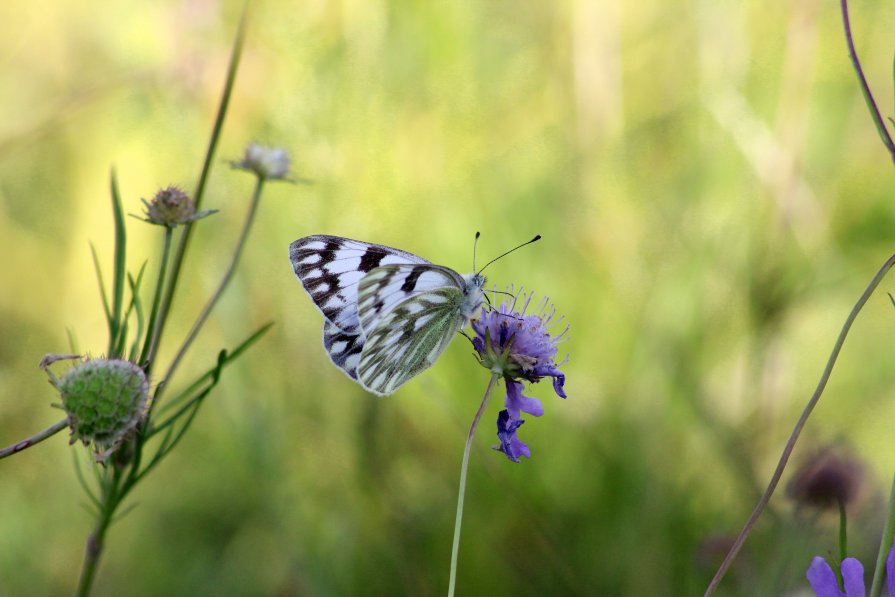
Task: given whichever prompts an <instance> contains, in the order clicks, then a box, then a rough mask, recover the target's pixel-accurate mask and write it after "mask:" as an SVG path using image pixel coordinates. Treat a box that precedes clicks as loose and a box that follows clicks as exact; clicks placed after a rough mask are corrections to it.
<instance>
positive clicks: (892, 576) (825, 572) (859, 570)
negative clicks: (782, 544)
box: [805, 547, 895, 597]
mask: <svg viewBox="0 0 895 597" xmlns="http://www.w3.org/2000/svg"><path fill="white" fill-rule="evenodd" d="M839 570H840V571H841V572H842V584H843V586H844V588H845V592H842V590H841V589H840V588H839V583H838V582H837V581H836V573H835V572H833V569H832V568H831V567H830V565H829V564H828V563H827V561H826V560H824V559H823V558H822V557H820V556H816V557H815V558H814V559H813V560H811V565H810V566H808V571H807V572H806V574H805V575H806V576H807V577H808V583H809V584H810V585H811V589H812V590H813V591H814V594H815V595H817V597H865V595H866V594H867V593H866V592H865V589H864V566H862V565H861V562H859V561H858V560H857V559H855V558H845V559H844V560H842V564H840V566H839ZM886 584H887V585H888V589H889V595H892V596H895V547H893V548H892V549H890V550H889V555H888V557H887V558H886Z"/></svg>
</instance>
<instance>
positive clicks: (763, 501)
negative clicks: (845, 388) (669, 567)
mask: <svg viewBox="0 0 895 597" xmlns="http://www.w3.org/2000/svg"><path fill="white" fill-rule="evenodd" d="M893 265H895V255H892V256H891V257H889V258H888V259H887V260H886V262H885V263H884V264H883V265H882V267H881V268H880V269H879V271H878V272H877V273H876V275H875V276H874V277H873V279H872V280H871V281H870V284H868V285H867V288H865V289H864V292H863V293H862V294H861V297H860V298H859V299H858V302H857V303H855V306H854V307H852V310H851V313H849V314H848V318H847V319H846V320H845V323H844V324H843V325H842V329H841V330H840V332H839V337H838V338H837V339H836V344H834V345H833V350H832V352H831V353H830V357H829V358H828V359H827V364H826V366H825V367H824V371H823V373H822V374H821V376H820V380H819V381H818V382H817V387H816V388H815V390H814V394H813V395H812V396H811V399H810V400H809V401H808V404H806V405H805V409H804V410H803V411H802V414H801V416H800V417H799V420H798V421H796V424H795V427H793V430H792V433H791V434H790V436H789V439H788V440H787V442H786V446H785V447H784V448H783V453H782V454H781V455H780V460H779V461H778V462H777V468H776V469H775V470H774V474H773V476H772V477H771V480H770V482H769V483H768V486H767V488H765V490H764V493H762V494H761V497H760V498H759V500H758V503H757V504H756V505H755V509H754V510H752V514H751V515H750V516H749V519H748V520H747V521H746V524H745V526H744V527H743V530H742V531H740V534H739V535H738V536H737V538H736V540H735V541H734V542H733V545H732V546H731V547H730V551H728V552H727V556H726V557H725V558H724V561H723V562H722V563H721V566H720V567H719V568H718V571H717V572H715V576H714V577H713V578H712V582H711V583H709V586H708V588H707V589H706V590H705V594H704V597H709V596H710V595H713V594H714V593H715V590H716V589H717V588H718V585H719V584H721V579H723V578H724V575H725V574H726V573H727V570H728V568H730V565H731V564H732V563H733V560H734V558H736V556H737V554H738V553H739V552H740V549H741V548H742V547H743V543H745V542H746V537H748V536H749V532H750V531H751V530H752V527H753V526H755V523H756V521H758V518H759V516H761V514H762V512H764V509H765V507H766V506H767V505H768V502H769V501H771V496H772V495H774V490H775V489H777V484H778V483H780V478H781V477H782V476H783V470H784V469H785V468H786V464H787V463H788V462H789V457H790V455H791V454H792V451H793V449H794V448H795V446H796V440H798V439H799V435H800V434H801V433H802V428H803V427H804V426H805V423H806V422H807V421H808V417H809V415H811V412H812V411H813V410H814V407H815V406H817V402H818V401H819V400H820V397H821V396H822V395H823V392H824V388H826V387H827V381H829V379H830V375H831V374H832V372H833V366H834V365H835V364H836V359H837V358H838V357H839V352H840V351H841V350H842V345H843V344H844V343H845V338H846V337H847V336H848V332H849V330H851V326H852V324H853V323H854V322H855V319H857V317H858V314H859V313H860V312H861V309H862V308H863V307H864V304H865V303H866V302H867V300H868V299H869V298H870V296H871V295H872V294H873V291H874V290H876V287H877V286H879V284H880V282H882V281H883V278H884V277H885V276H886V274H887V273H888V271H889V270H890V269H891V268H892V266H893Z"/></svg>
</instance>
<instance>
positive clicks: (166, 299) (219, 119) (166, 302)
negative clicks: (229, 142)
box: [157, 1, 249, 338]
mask: <svg viewBox="0 0 895 597" xmlns="http://www.w3.org/2000/svg"><path fill="white" fill-rule="evenodd" d="M248 11H249V2H248V1H247V2H246V4H245V5H244V7H243V12H242V16H241V17H240V19H239V25H238V27H237V30H236V39H235V40H234V42H233V50H232V52H231V53H230V64H229V66H228V67H227V78H226V80H225V82H224V91H223V93H222V94H221V103H220V104H219V105H218V112H217V115H216V116H215V120H214V126H213V127H212V130H211V137H210V139H209V140H208V149H207V150H206V152H205V160H204V162H203V163H202V173H201V174H200V175H199V182H198V184H197V185H196V193H195V195H194V196H193V202H194V203H195V207H196V211H199V206H200V205H201V204H202V198H203V195H204V194H205V184H206V182H207V181H208V173H209V172H210V171H211V165H212V163H213V159H214V153H215V150H216V149H217V145H218V140H219V139H220V136H221V129H222V128H223V126H224V117H225V116H226V115H227V108H228V106H229V105H230V96H231V95H232V94H233V85H234V83H235V81H236V71H237V70H238V68H239V60H240V58H241V57H242V48H243V42H244V41H245V30H246V21H247V20H248ZM194 225H195V222H189V223H188V224H185V225H184V228H183V232H182V233H181V235H180V242H179V243H178V244H177V250H176V251H175V253H174V258H173V260H172V262H171V273H170V274H169V276H168V285H167V287H166V288H165V294H164V296H163V297H162V303H161V307H160V310H159V317H158V323H157V326H158V332H157V334H158V337H159V338H161V335H162V332H163V331H164V328H165V324H166V323H167V321H168V312H169V311H170V309H171V303H172V301H173V300H174V291H175V290H176V288H177V281H178V280H179V279H180V268H181V267H183V259H184V256H185V254H186V249H187V246H188V244H189V240H190V235H191V233H192V231H193V226H194Z"/></svg>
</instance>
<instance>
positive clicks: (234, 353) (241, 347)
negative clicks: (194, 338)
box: [146, 322, 273, 439]
mask: <svg viewBox="0 0 895 597" xmlns="http://www.w3.org/2000/svg"><path fill="white" fill-rule="evenodd" d="M272 326H273V322H270V323H266V324H264V325H263V326H261V327H260V328H258V330H257V331H255V333H253V334H252V335H250V336H249V337H248V338H246V339H245V340H243V341H242V342H240V343H239V344H238V345H237V346H236V348H234V349H233V350H231V351H229V352H228V351H223V352H225V353H226V354H225V359H224V362H223V365H222V366H226V365H229V364H230V363H232V362H233V361H234V360H236V359H237V358H239V356H240V355H241V354H242V353H243V352H245V351H246V350H247V349H248V348H249V347H251V346H252V345H253V344H254V343H255V342H257V341H258V340H260V339H261V336H263V335H264V334H265V333H267V330H269V329H270V328H271V327H272ZM217 370H218V366H217V365H215V366H214V367H212V368H211V369H209V370H208V371H206V372H205V373H203V374H202V375H201V376H199V377H198V378H197V379H196V380H195V381H194V382H193V383H191V384H190V385H189V386H188V387H187V388H185V389H184V390H183V391H181V392H180V393H179V394H177V395H176V396H175V397H174V398H173V399H171V400H169V401H168V402H167V403H166V404H165V406H164V407H163V408H161V409H160V410H159V411H158V414H159V415H161V414H163V413H165V412H168V411H169V410H170V409H172V408H173V407H174V406H175V405H177V404H179V403H181V402H182V401H183V400H185V399H186V398H187V397H190V396H192V397H193V398H194V397H195V396H194V393H195V392H196V391H197V390H198V389H199V387H200V386H201V385H202V384H204V383H206V382H208V381H209V380H213V379H214V375H215V373H216V372H217ZM180 410H182V408H181V409H178V412H180ZM177 416H179V415H178V414H176V413H175V414H174V415H171V417H169V418H168V419H165V421H164V422H163V423H162V424H160V425H157V426H156V425H154V426H153V427H152V429H150V430H148V431H147V433H146V439H148V438H150V437H152V436H153V435H155V434H156V433H158V432H159V431H161V429H162V425H164V424H167V422H168V421H170V420H171V419H173V418H176V417H177Z"/></svg>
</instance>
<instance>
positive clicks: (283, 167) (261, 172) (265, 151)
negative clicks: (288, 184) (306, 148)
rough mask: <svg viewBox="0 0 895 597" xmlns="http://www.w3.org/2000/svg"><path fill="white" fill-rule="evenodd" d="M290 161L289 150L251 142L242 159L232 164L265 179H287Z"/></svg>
mask: <svg viewBox="0 0 895 597" xmlns="http://www.w3.org/2000/svg"><path fill="white" fill-rule="evenodd" d="M290 163H291V160H290V158H289V152H287V151H286V150H285V149H282V148H280V147H267V146H265V145H259V144H258V143H249V145H248V147H246V150H245V154H244V155H243V157H242V160H240V161H238V162H231V165H232V166H233V167H234V168H238V169H240V170H248V171H249V172H254V173H255V174H256V175H257V176H258V178H261V179H263V180H287V179H288V178H289V165H290Z"/></svg>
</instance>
